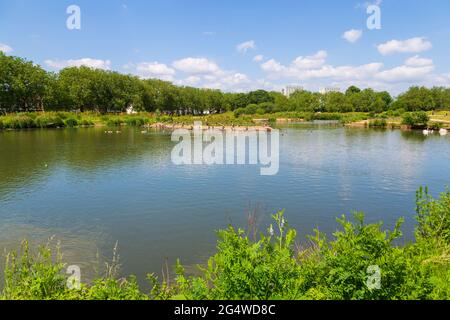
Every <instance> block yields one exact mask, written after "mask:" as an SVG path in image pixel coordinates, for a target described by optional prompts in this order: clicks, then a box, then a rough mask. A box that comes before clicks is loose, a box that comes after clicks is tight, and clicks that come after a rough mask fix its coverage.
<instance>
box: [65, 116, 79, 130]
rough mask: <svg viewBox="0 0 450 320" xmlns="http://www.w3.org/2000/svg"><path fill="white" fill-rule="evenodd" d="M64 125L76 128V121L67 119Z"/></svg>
mask: <svg viewBox="0 0 450 320" xmlns="http://www.w3.org/2000/svg"><path fill="white" fill-rule="evenodd" d="M65 124H66V126H67V127H69V128H73V127H76V126H78V120H77V119H74V118H69V119H67V120H66V121H65Z"/></svg>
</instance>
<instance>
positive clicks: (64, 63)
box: [44, 58, 111, 70]
mask: <svg viewBox="0 0 450 320" xmlns="http://www.w3.org/2000/svg"><path fill="white" fill-rule="evenodd" d="M44 63H45V64H46V65H47V66H49V67H51V68H54V69H63V68H67V67H81V66H86V67H89V68H94V69H104V70H109V68H110V67H111V61H110V60H100V59H91V58H83V59H77V60H72V59H70V60H45V61H44Z"/></svg>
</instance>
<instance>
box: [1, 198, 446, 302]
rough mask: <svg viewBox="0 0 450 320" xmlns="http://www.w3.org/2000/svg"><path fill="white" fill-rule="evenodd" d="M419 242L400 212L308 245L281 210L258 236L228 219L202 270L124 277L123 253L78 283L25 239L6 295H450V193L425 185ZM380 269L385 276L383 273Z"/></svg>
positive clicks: (45, 250) (57, 259)
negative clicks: (389, 221)
mask: <svg viewBox="0 0 450 320" xmlns="http://www.w3.org/2000/svg"><path fill="white" fill-rule="evenodd" d="M416 215H417V225H416V231H415V241H414V242H411V243H408V244H406V245H403V246H399V245H397V244H396V243H399V242H397V241H396V240H397V239H399V238H401V236H402V233H401V224H402V220H399V221H398V223H397V224H396V226H395V228H394V229H393V230H383V228H382V224H381V223H379V224H366V223H365V222H364V215H363V214H361V213H358V214H355V215H354V220H352V221H350V220H348V219H347V218H345V217H342V218H340V219H338V220H337V221H338V223H339V228H338V230H337V231H336V232H335V233H334V234H333V237H332V238H330V239H328V238H327V237H326V236H325V235H324V234H321V233H320V232H319V231H315V233H314V234H313V235H312V236H310V237H309V238H308V239H309V242H308V245H307V246H302V245H300V244H299V243H298V242H296V236H297V233H296V231H295V230H294V229H291V228H289V226H288V223H287V221H286V219H285V217H284V213H283V212H279V213H277V214H275V215H274V216H273V219H274V223H273V225H271V226H269V228H268V229H267V230H266V232H263V233H261V234H260V235H259V236H258V235H257V232H255V230H254V228H249V230H243V229H235V228H234V227H231V226H230V227H229V228H228V229H226V230H222V231H219V232H218V237H219V240H218V243H217V253H216V254H215V255H213V256H212V257H211V258H210V259H209V262H208V263H207V265H205V266H203V267H201V268H200V270H199V275H198V276H187V275H185V272H184V269H183V267H182V265H181V264H180V263H178V264H177V265H176V267H175V269H176V277H175V278H174V279H171V280H169V279H168V277H165V279H164V281H159V280H158V279H157V278H156V277H155V276H154V275H149V276H148V280H149V282H150V284H151V287H152V289H151V290H150V291H146V292H145V291H143V290H141V289H140V288H139V286H138V284H137V281H136V278H135V277H133V276H131V277H128V278H126V279H125V278H121V279H119V278H117V274H118V261H117V259H113V262H112V263H111V264H107V265H106V271H105V274H104V275H103V276H101V277H99V278H98V279H97V280H95V281H94V282H93V283H92V284H89V285H87V284H83V285H82V286H81V288H79V289H71V290H70V289H68V288H67V285H66V283H67V275H66V273H65V265H64V264H63V261H62V258H61V254H60V253H59V251H58V250H57V249H56V251H55V250H52V249H51V248H50V246H44V247H42V248H41V249H40V250H39V251H38V252H32V251H30V249H29V246H28V243H27V242H24V243H23V244H22V246H21V249H20V250H18V251H17V252H12V253H9V254H8V255H7V256H6V265H5V272H4V279H5V280H4V288H3V291H2V292H1V295H0V297H1V299H38V300H41V299H82V300H84V299H94V300H95V299H101V300H104V299H124V300H129V299H195V300H201V299H204V300H208V299H333V300H341V299H344V300H346V299H405V300H406V299H450V191H449V190H447V191H446V192H444V193H443V194H441V196H440V197H439V198H437V199H433V198H432V197H431V196H429V195H428V194H427V192H426V190H422V189H420V190H419V191H418V192H417V211H416ZM377 270H378V271H379V273H378V274H379V276H380V278H379V281H378V280H377V279H378V278H377V272H378V271H377Z"/></svg>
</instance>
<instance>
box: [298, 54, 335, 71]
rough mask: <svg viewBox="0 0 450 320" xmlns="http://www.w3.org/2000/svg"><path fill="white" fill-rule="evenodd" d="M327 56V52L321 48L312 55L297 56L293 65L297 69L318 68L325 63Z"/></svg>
mask: <svg viewBox="0 0 450 320" xmlns="http://www.w3.org/2000/svg"><path fill="white" fill-rule="evenodd" d="M327 56H328V54H327V52H326V51H324V50H321V51H318V52H317V53H316V54H314V55H312V56H307V57H301V56H300V57H298V58H296V59H295V60H294V62H293V63H292V65H293V66H294V67H295V68H297V69H311V68H318V67H320V66H322V65H323V64H324V63H325V61H326V58H327Z"/></svg>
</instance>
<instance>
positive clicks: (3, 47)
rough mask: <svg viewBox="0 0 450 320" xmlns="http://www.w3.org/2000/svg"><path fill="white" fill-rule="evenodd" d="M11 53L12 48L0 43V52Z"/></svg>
mask: <svg viewBox="0 0 450 320" xmlns="http://www.w3.org/2000/svg"><path fill="white" fill-rule="evenodd" d="M13 51H14V50H13V48H11V47H10V46H8V45H7V44H4V43H0V52H3V53H10V52H13Z"/></svg>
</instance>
